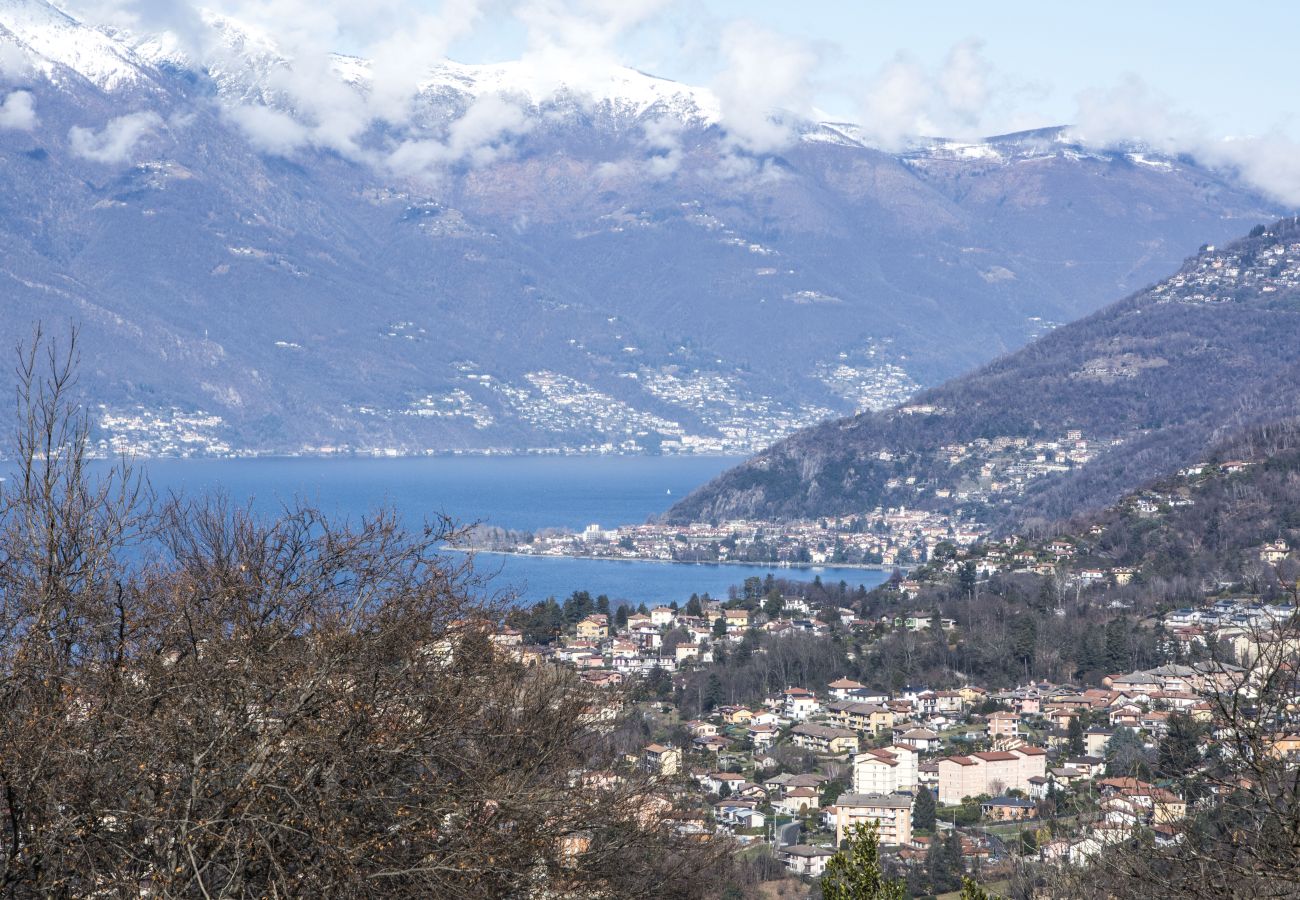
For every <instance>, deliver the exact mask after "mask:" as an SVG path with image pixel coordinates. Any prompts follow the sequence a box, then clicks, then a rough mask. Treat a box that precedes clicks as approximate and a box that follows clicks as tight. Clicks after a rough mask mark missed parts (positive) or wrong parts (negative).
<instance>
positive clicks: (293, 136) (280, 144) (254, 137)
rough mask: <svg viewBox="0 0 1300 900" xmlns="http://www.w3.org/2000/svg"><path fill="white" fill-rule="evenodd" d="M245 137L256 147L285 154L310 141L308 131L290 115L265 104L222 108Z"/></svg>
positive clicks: (273, 152) (278, 154)
mask: <svg viewBox="0 0 1300 900" xmlns="http://www.w3.org/2000/svg"><path fill="white" fill-rule="evenodd" d="M226 115H227V116H228V117H229V118H230V120H231V121H232V122H234V123H235V124H236V125H238V126H239V128H240V130H242V131H243V133H244V135H245V137H247V138H248V139H249V141H251V142H252V144H253V146H255V147H257V148H258V149H259V150H261V151H263V152H265V153H270V154H273V155H275V156H289V155H290V154H292V153H293V152H294V151H295V150H298V149H299V148H301V147H305V146H307V144H309V143H310V142H311V133H310V130H309V129H308V128H307V127H306V126H305V125H303V124H301V123H300V122H298V120H297V119H295V118H294V117H293V116H291V115H289V114H288V113H285V112H280V111H279V110H276V109H271V108H270V107H269V106H255V105H244V106H235V107H231V108H230V109H228V110H226Z"/></svg>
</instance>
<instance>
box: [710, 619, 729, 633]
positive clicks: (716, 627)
mask: <svg viewBox="0 0 1300 900" xmlns="http://www.w3.org/2000/svg"><path fill="white" fill-rule="evenodd" d="M726 635H727V617H726V616H718V617H717V618H716V619H714V620H713V636H714V637H715V638H723V637H726Z"/></svg>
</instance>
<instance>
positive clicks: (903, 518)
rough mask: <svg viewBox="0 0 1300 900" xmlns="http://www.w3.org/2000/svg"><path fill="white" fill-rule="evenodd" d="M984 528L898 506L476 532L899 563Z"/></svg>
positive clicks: (669, 555)
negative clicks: (789, 516)
mask: <svg viewBox="0 0 1300 900" xmlns="http://www.w3.org/2000/svg"><path fill="white" fill-rule="evenodd" d="M984 535H985V529H984V528H983V526H981V525H980V524H979V523H975V522H966V521H960V520H957V519H955V518H953V517H951V516H947V515H943V514H940V513H933V512H927V511H925V510H921V509H907V508H906V507H898V508H890V509H876V510H873V511H872V512H870V513H868V514H865V515H860V516H841V517H832V518H825V519H818V520H815V521H794V522H779V523H778V522H756V521H749V520H743V519H740V520H734V521H726V522H721V523H719V524H717V525H710V524H707V523H695V524H690V525H682V526H674V525H660V524H645V525H622V526H619V527H618V528H614V529H604V528H601V527H600V526H599V525H595V524H593V525H590V526H588V527H587V528H586V529H584V530H583V531H581V532H576V533H574V532H567V531H563V530H546V531H541V532H538V533H536V534H531V533H530V534H525V535H518V534H514V533H511V532H507V531H503V530H501V529H493V528H482V529H478V530H476V531H475V533H474V534H473V536H472V545H473V546H474V547H475V548H477V549H482V550H493V551H498V552H507V553H518V554H522V555H527V556H571V557H592V558H601V559H628V560H632V559H643V560H658V561H671V562H692V563H695V562H707V563H725V562H746V563H752V562H756V563H777V564H783V565H823V564H826V565H861V566H886V567H893V566H907V565H914V564H917V563H920V562H924V561H925V560H927V559H929V558H930V555H931V554H932V552H933V551H934V548H935V547H937V546H938V545H939V544H941V543H944V542H947V543H949V544H953V545H956V546H960V547H966V546H970V545H971V544H972V543H974V542H975V541H977V540H979V539H980V538H982V537H983V536H984Z"/></svg>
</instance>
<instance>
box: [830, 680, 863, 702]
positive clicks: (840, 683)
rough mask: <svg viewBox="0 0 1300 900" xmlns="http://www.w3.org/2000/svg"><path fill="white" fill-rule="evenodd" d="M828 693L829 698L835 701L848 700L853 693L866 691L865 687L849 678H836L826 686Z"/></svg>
mask: <svg viewBox="0 0 1300 900" xmlns="http://www.w3.org/2000/svg"><path fill="white" fill-rule="evenodd" d="M826 688H827V690H829V691H830V694H831V697H832V698H834V699H836V700H848V699H849V697H850V695H852V694H853V693H854V692H855V691H864V690H866V685H864V684H859V683H858V682H856V681H854V680H853V679H851V678H837V679H836V680H835V681H832V682H831V683H830V684H828V685H826Z"/></svg>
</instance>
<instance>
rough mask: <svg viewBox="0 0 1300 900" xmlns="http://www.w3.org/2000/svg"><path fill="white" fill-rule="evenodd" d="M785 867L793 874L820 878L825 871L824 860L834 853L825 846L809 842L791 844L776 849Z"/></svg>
mask: <svg viewBox="0 0 1300 900" xmlns="http://www.w3.org/2000/svg"><path fill="white" fill-rule="evenodd" d="M777 855H778V856H780V858H781V861H782V862H784V863H785V867H786V869H788V870H789V871H790V872H792V873H794V874H795V875H806V876H808V877H809V878H820V877H821V876H822V875H824V874H825V873H826V862H827V860H829V859H830V858H831V857H832V856H834V855H835V853H834V851H831V850H827V849H826V848H825V847H813V846H811V845H809V844H793V845H791V846H789V847H782V848H781V849H780V850H779V851H777Z"/></svg>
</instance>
